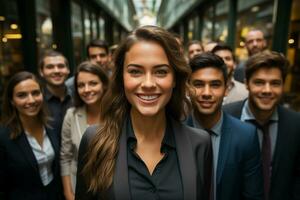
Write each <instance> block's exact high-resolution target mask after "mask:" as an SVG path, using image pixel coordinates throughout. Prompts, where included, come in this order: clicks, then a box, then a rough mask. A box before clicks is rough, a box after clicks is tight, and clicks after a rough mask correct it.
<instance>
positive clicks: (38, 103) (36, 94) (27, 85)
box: [11, 79, 43, 119]
mask: <svg viewBox="0 0 300 200" xmlns="http://www.w3.org/2000/svg"><path fill="white" fill-rule="evenodd" d="M11 104H12V105H13V107H15V108H16V110H17V111H18V114H19V117H20V118H21V119H28V118H32V117H36V116H37V115H38V113H39V112H40V110H41V107H42V104H43V95H42V93H41V88H40V86H39V84H38V83H37V82H36V81H35V80H33V79H27V80H24V81H21V82H20V83H18V84H17V85H16V86H15V87H14V90H13V96H12V101H11Z"/></svg>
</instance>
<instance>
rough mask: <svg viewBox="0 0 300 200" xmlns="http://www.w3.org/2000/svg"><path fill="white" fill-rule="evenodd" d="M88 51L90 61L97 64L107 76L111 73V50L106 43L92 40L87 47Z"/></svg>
mask: <svg viewBox="0 0 300 200" xmlns="http://www.w3.org/2000/svg"><path fill="white" fill-rule="evenodd" d="M86 51H87V57H88V59H89V60H90V61H93V62H96V63H97V64H98V65H99V66H100V67H102V68H103V69H104V70H105V71H106V72H107V74H110V73H111V72H110V69H109V49H108V44H107V42H106V41H104V40H92V41H91V42H90V43H89V44H88V45H87V47H86Z"/></svg>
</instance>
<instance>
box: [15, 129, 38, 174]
mask: <svg viewBox="0 0 300 200" xmlns="http://www.w3.org/2000/svg"><path fill="white" fill-rule="evenodd" d="M16 141H17V143H18V145H19V147H20V149H21V150H22V151H23V152H24V154H25V157H26V158H27V160H28V162H29V163H30V165H31V166H32V167H33V168H34V170H36V172H37V173H39V169H38V163H37V161H36V158H35V156H34V154H33V151H32V148H31V146H30V144H29V142H28V140H27V137H26V135H25V133H24V132H22V134H21V135H20V137H19V138H18V139H17V140H16Z"/></svg>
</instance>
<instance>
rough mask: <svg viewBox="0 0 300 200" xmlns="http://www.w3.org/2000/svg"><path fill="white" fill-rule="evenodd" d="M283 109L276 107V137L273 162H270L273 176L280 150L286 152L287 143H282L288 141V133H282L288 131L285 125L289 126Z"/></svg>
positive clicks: (277, 164)
mask: <svg viewBox="0 0 300 200" xmlns="http://www.w3.org/2000/svg"><path fill="white" fill-rule="evenodd" d="M284 115H285V114H284V111H283V110H282V108H281V107H278V127H277V130H278V132H277V139H276V145H275V151H274V155H273V161H272V162H273V164H272V175H271V177H273V175H274V174H277V170H278V167H279V164H280V162H279V161H280V160H281V159H280V157H281V153H282V152H286V147H287V146H288V145H289V144H284V143H286V141H289V139H288V138H286V137H288V135H289V134H284V133H286V132H288V129H287V127H289V122H288V121H287V119H288V117H285V116H284Z"/></svg>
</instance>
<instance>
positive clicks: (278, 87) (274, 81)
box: [246, 67, 283, 112]
mask: <svg viewBox="0 0 300 200" xmlns="http://www.w3.org/2000/svg"><path fill="white" fill-rule="evenodd" d="M246 87H247V89H248V90H249V104H250V108H251V109H252V111H253V112H261V111H263V112H273V111H274V109H275V108H276V106H277V105H278V103H279V101H280V99H281V97H282V95H283V79H282V75H281V71H280V70H279V69H278V68H275V67H274V68H261V69H258V70H257V71H255V72H254V73H253V75H252V76H251V77H250V79H249V80H247V81H246Z"/></svg>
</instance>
